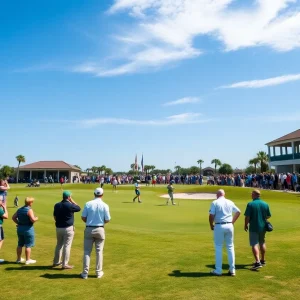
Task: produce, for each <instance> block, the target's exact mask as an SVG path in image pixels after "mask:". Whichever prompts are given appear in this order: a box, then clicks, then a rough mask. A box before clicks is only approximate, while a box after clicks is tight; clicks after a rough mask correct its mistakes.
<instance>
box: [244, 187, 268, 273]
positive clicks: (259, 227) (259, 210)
mask: <svg viewBox="0 0 300 300" xmlns="http://www.w3.org/2000/svg"><path fill="white" fill-rule="evenodd" d="M252 199H253V201H252V202H249V203H248V204H247V208H246V211H245V226H244V229H245V231H246V232H247V231H248V230H249V241H250V246H251V247H252V253H253V256H254V258H255V262H254V264H253V267H252V269H253V270H256V269H258V268H261V267H262V266H265V265H266V260H265V255H266V243H265V235H266V229H265V226H266V220H267V219H269V218H270V217H271V212H270V208H269V205H268V204H267V203H266V202H265V201H263V200H261V199H260V191H259V190H254V191H253V192H252ZM249 224H250V228H249V229H248V225H249ZM259 254H261V257H260V255H259Z"/></svg>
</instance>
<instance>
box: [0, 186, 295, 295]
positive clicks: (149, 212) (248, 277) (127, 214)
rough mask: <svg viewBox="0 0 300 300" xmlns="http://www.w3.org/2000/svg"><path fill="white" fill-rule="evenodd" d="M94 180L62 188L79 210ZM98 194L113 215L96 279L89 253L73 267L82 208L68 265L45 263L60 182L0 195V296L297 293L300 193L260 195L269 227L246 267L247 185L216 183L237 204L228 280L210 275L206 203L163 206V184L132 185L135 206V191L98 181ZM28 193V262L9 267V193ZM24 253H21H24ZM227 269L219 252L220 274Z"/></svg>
mask: <svg viewBox="0 0 300 300" xmlns="http://www.w3.org/2000/svg"><path fill="white" fill-rule="evenodd" d="M95 187H96V185H84V184H77V185H76V184H75V185H67V186H66V187H65V189H70V190H71V191H72V193H73V198H74V200H75V201H76V202H77V203H78V204H79V205H80V206H81V207H82V208H83V205H84V203H85V202H86V201H88V200H91V199H93V189H94V188H95ZM217 188H218V187H212V186H203V187H200V186H175V189H176V190H175V192H215V191H216V190H217ZM104 190H105V193H104V197H103V200H104V201H105V202H106V203H107V204H108V205H109V206H110V212H111V217H112V220H111V222H110V223H109V224H108V225H107V226H106V242H105V248H104V277H103V278H101V279H96V278H95V273H94V265H95V255H94V253H92V256H91V270H90V274H89V278H88V280H82V279H80V278H79V274H80V273H81V271H82V255H83V231H84V223H83V222H82V221H81V218H80V216H81V212H79V213H76V214H75V227H76V229H75V237H74V241H73V246H72V250H71V259H70V264H73V265H75V268H74V269H73V270H64V271H62V270H60V269H51V268H50V266H51V265H52V260H53V254H54V247H55V245H56V237H55V225H54V220H53V217H52V213H53V206H54V204H55V203H56V202H58V201H60V200H61V189H60V187H59V186H55V187H45V186H41V187H40V188H24V185H22V186H21V185H18V186H17V187H16V186H12V188H11V190H10V191H9V197H8V207H9V209H8V210H9V219H8V220H6V221H5V222H4V230H5V237H6V238H5V241H4V244H3V247H2V250H1V252H0V257H1V258H4V259H5V260H7V262H6V263H4V264H1V265H0V278H1V294H0V295H1V296H0V297H1V299H124V300H125V299H173V300H174V299H222V300H224V299H287V298H294V299H299V298H298V297H299V294H300V265H299V244H300V234H299V229H300V218H299V216H300V205H299V204H300V195H295V194H288V193H283V192H270V191H262V199H264V200H265V201H267V202H268V203H269V205H270V209H271V213H272V218H271V223H272V224H273V226H274V231H273V232H271V233H267V237H266V242H267V256H266V260H267V266H266V267H264V268H262V269H260V270H259V271H256V272H254V271H250V270H249V268H250V264H251V263H252V262H253V257H252V253H251V248H250V246H249V243H248V233H246V232H244V230H243V226H244V217H243V214H244V211H245V208H246V204H247V202H249V201H250V199H251V190H250V189H248V188H233V187H228V188H226V187H225V191H226V197H227V198H228V199H231V200H233V201H234V202H235V203H236V205H237V206H238V207H239V208H240V209H241V211H242V214H241V217H240V219H239V220H238V221H237V223H236V224H235V251H236V268H237V276H236V277H228V276H222V277H213V276H211V275H210V274H209V272H210V270H212V269H213V267H214V246H213V239H212V231H211V230H210V227H209V223H208V211H209V207H210V203H211V201H210V200H206V201H196V200H180V205H179V206H178V205H176V206H171V205H169V206H166V205H165V203H166V199H163V198H160V197H159V196H160V195H162V194H166V192H167V190H166V186H157V187H155V188H152V187H141V200H142V201H143V203H142V204H139V203H132V198H133V197H134V188H133V187H132V186H121V187H118V191H117V193H113V192H112V188H111V186H110V185H109V186H108V185H106V186H104ZM16 194H17V195H18V196H19V199H20V203H19V205H20V204H21V205H23V201H24V200H23V199H24V198H25V196H33V197H34V198H35V200H36V201H35V202H34V204H33V210H34V212H35V214H36V215H37V216H38V217H39V221H38V222H37V223H36V224H35V232H36V246H35V247H34V248H33V250H32V258H33V259H36V260H37V263H36V264H35V265H29V266H25V265H18V264H15V263H14V261H15V260H16V254H15V248H16V245H17V236H16V226H15V224H14V223H13V221H12V220H11V217H12V215H13V213H14V212H15V211H16V209H15V208H13V207H12V206H13V205H12V203H13V198H14V197H15V195H16ZM23 257H24V255H23ZM227 271H228V266H227V256H226V255H225V249H224V259H223V273H224V274H226V273H227Z"/></svg>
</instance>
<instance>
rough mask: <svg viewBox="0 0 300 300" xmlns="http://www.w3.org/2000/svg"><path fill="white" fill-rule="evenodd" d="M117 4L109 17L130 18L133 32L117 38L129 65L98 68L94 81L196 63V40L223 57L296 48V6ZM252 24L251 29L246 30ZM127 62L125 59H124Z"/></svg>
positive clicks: (289, 2) (299, 36)
mask: <svg viewBox="0 0 300 300" xmlns="http://www.w3.org/2000/svg"><path fill="white" fill-rule="evenodd" d="M238 2H240V3H244V1H243V0H218V1H211V0H197V1H196V0H115V2H114V4H113V5H112V6H111V8H110V9H109V11H108V13H109V14H117V13H128V14H129V15H130V16H131V17H132V19H133V20H134V22H133V26H132V28H129V30H128V28H126V31H125V30H124V31H123V32H120V33H117V34H116V37H117V38H116V41H118V42H119V47H118V49H119V50H120V49H121V48H122V47H126V49H127V50H128V49H129V52H130V53H131V55H129V57H128V59H127V62H125V63H121V64H116V65H112V66H111V67H105V68H97V69H96V70H94V72H92V71H91V73H93V74H95V75H97V76H116V75H123V74H130V73H136V72H144V71H148V70H153V69H154V70H157V69H158V68H161V67H163V66H165V65H168V64H170V63H174V62H178V61H182V60H185V59H191V58H195V57H197V56H199V55H201V54H202V53H203V52H204V51H205V49H197V48H196V47H195V46H194V41H195V39H196V38H197V37H198V36H201V35H202V36H209V37H211V38H212V39H216V40H219V41H220V42H221V43H222V44H223V45H224V50H225V51H236V50H239V49H242V48H247V47H256V46H267V47H270V48H272V49H274V50H276V51H289V50H292V49H295V48H299V47H300V8H299V7H297V6H296V5H295V4H296V3H297V0H252V1H249V2H250V3H249V5H248V6H245V5H243V6H240V7H239V8H237V7H236V6H233V5H232V4H234V3H238ZM249 24H251V26H249ZM125 60H126V57H125Z"/></svg>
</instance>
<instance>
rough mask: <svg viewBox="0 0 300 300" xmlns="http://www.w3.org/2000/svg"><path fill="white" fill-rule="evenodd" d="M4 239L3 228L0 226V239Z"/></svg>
mask: <svg viewBox="0 0 300 300" xmlns="http://www.w3.org/2000/svg"><path fill="white" fill-rule="evenodd" d="M3 240H4V230H3V227H2V226H0V241H3Z"/></svg>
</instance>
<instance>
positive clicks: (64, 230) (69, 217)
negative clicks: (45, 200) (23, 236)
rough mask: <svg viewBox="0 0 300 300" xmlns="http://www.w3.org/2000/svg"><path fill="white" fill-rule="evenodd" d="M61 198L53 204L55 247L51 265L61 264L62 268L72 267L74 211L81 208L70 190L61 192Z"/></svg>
mask: <svg viewBox="0 0 300 300" xmlns="http://www.w3.org/2000/svg"><path fill="white" fill-rule="evenodd" d="M62 197H63V200H62V201H61V202H58V203H56V204H55V205H54V212H53V217H54V220H55V226H56V240H57V244H56V248H55V253H54V259H53V267H57V266H60V265H61V266H62V269H73V268H74V266H70V265H69V259H70V252H71V246H72V241H73V238H74V213H75V212H79V211H80V210H81V208H80V207H79V206H78V205H77V203H76V202H75V201H74V200H73V199H72V197H71V192H69V191H64V192H63V195H62Z"/></svg>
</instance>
